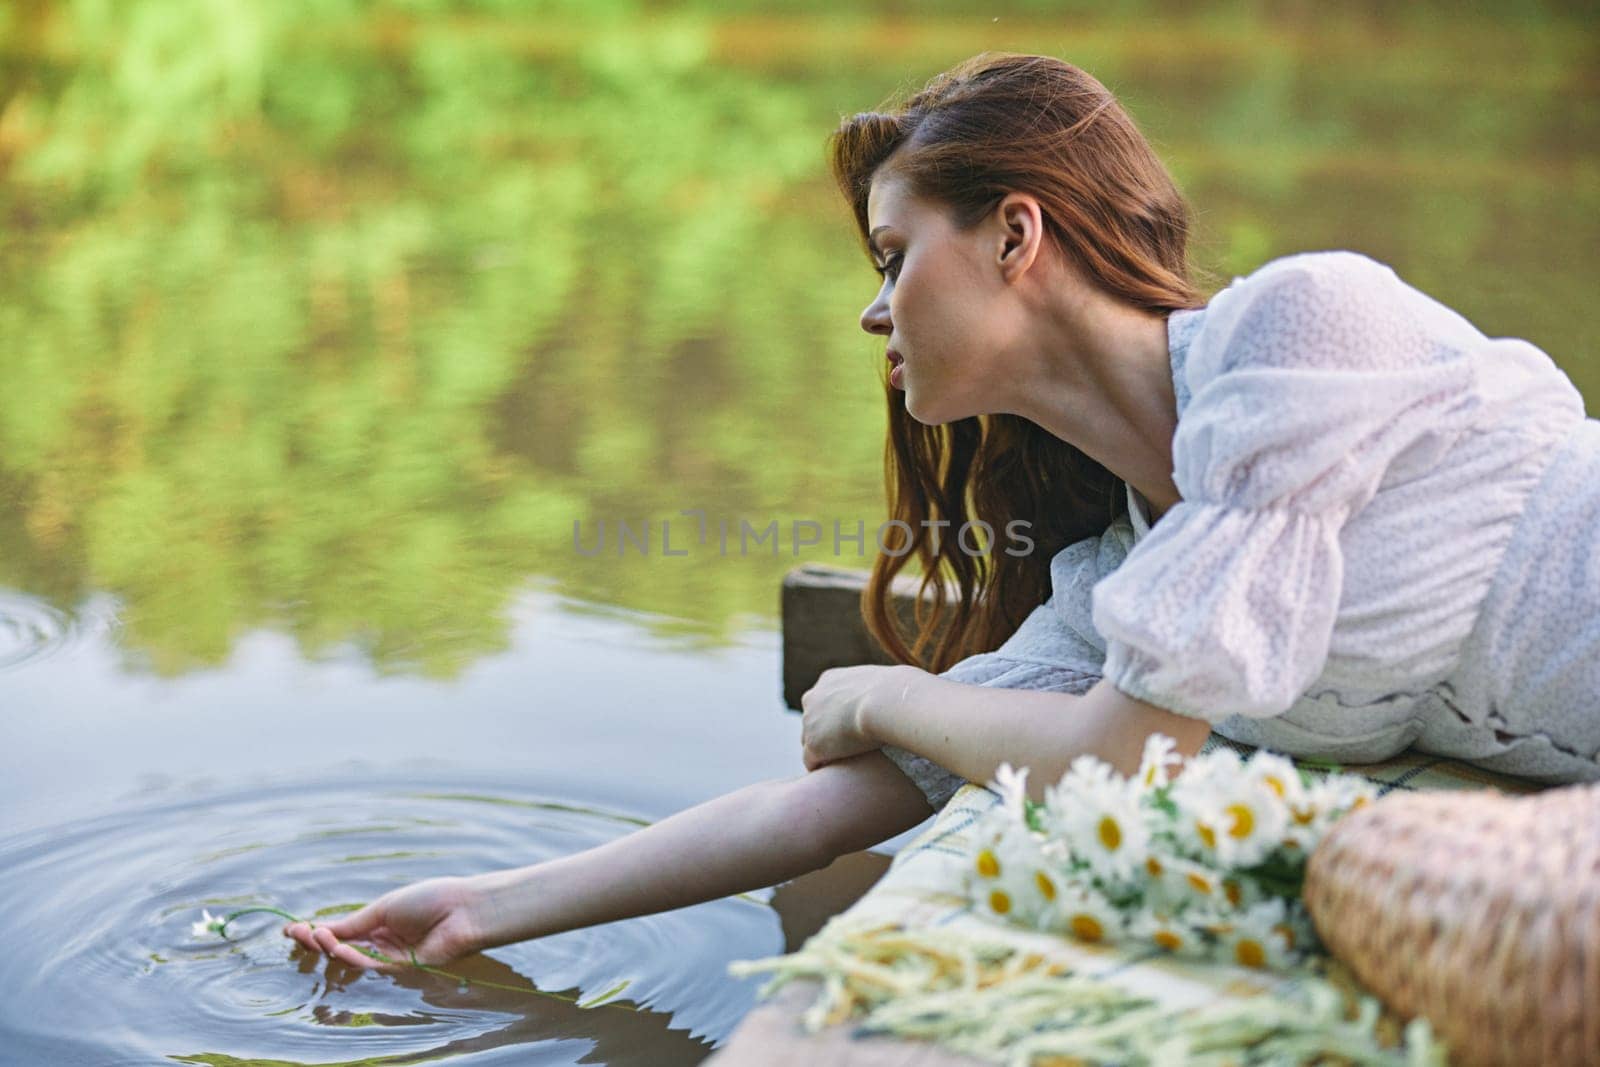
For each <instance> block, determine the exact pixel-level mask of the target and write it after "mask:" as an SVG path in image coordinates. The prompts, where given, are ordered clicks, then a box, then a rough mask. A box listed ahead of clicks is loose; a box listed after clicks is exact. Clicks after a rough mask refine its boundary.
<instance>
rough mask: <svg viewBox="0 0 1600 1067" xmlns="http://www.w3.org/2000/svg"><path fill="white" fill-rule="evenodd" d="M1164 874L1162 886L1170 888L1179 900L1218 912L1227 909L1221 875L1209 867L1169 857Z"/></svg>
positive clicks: (1165, 863) (1165, 862)
mask: <svg viewBox="0 0 1600 1067" xmlns="http://www.w3.org/2000/svg"><path fill="white" fill-rule="evenodd" d="M1164 872H1165V873H1164V875H1163V878H1164V884H1165V885H1167V886H1169V887H1171V888H1172V889H1173V890H1174V895H1176V896H1178V897H1179V899H1187V900H1191V901H1193V902H1195V903H1196V904H1200V905H1202V906H1205V907H1209V908H1214V909H1216V910H1218V911H1222V910H1224V909H1226V908H1227V907H1228V898H1227V896H1226V895H1225V890H1224V889H1223V885H1222V875H1221V874H1219V873H1217V872H1216V871H1214V870H1212V869H1211V868H1210V867H1207V866H1205V865H1204V864H1201V863H1195V862H1193V861H1192V860H1186V859H1183V858H1182V857H1179V856H1169V857H1167V858H1166V859H1165V861H1164Z"/></svg>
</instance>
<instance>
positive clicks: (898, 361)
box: [889, 349, 906, 389]
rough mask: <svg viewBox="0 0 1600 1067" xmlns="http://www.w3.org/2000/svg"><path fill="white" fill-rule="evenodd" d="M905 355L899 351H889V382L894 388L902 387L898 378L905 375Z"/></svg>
mask: <svg viewBox="0 0 1600 1067" xmlns="http://www.w3.org/2000/svg"><path fill="white" fill-rule="evenodd" d="M905 362H906V361H905V357H904V356H902V355H901V354H900V353H898V352H896V351H894V350H892V349H891V350H890V351H889V384H890V385H892V386H894V387H895V388H896V389H899V388H902V386H901V385H900V380H901V379H902V378H903V377H904V376H905Z"/></svg>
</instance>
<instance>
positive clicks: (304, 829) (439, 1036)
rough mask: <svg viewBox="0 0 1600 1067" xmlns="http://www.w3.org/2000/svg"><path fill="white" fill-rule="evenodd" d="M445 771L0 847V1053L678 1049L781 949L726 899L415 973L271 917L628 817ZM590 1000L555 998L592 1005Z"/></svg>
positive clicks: (121, 818)
mask: <svg viewBox="0 0 1600 1067" xmlns="http://www.w3.org/2000/svg"><path fill="white" fill-rule="evenodd" d="M636 825H637V822H636V821H635V820H631V819H628V818H626V817H624V816H621V815H617V814H614V813H606V812H602V811H596V810H592V809H587V808H583V807H579V806H574V805H570V804H564V803H561V802H559V801H555V800H552V799H551V798H548V797H541V796H538V795H536V794H531V793H527V792H523V791H518V790H516V789H514V788H505V787H502V786H498V785H496V786H493V787H489V786H485V785H483V784H482V783H472V784H471V785H469V786H463V785H462V783H460V782H455V783H449V782H427V783H417V782H409V783H404V784H400V783H379V784H378V785H373V784H369V783H364V784H362V785H360V786H359V787H357V786H340V787H328V788H316V789H307V788H305V787H303V786H298V787H275V788H272V789H266V790H262V789H256V790H252V791H250V792H249V793H243V794H235V795H232V796H228V797H224V798H221V799H217V798H208V799H207V800H205V801H204V802H191V803H185V804H177V805H172V806H166V807H160V808H154V809H147V810H142V811H137V812H131V813H128V814H126V815H117V816H109V817H105V818H100V819H95V820H91V821H85V822H81V823H76V824H70V825H67V826H62V827H53V828H50V829H46V830H39V831H32V832H29V833H26V834H22V835H19V836H17V837H14V838H12V839H10V840H8V841H5V842H0V900H4V901H5V902H6V906H5V908H4V909H3V910H0V944H5V945H6V947H7V950H6V952H5V953H3V954H0V990H4V991H5V993H4V996H5V1000H4V1001H3V1002H0V1031H3V1032H5V1033H6V1035H7V1045H8V1046H9V1048H10V1050H11V1051H10V1053H9V1054H10V1055H14V1056H20V1057H21V1059H20V1060H18V1062H39V1063H51V1064H73V1063H109V1062H116V1063H119V1064H121V1063H142V1062H149V1063H151V1064H157V1063H163V1064H172V1063H203V1064H209V1065H213V1067H218V1065H227V1064H244V1063H246V1062H259V1061H270V1062H273V1063H278V1064H296V1063H305V1064H312V1063H315V1064H324V1065H325V1064H337V1063H354V1062H360V1063H364V1064H402V1063H420V1062H424V1061H426V1062H428V1063H440V1062H448V1063H462V1064H466V1063H471V1064H486V1063H513V1062H514V1063H518V1064H556V1063H562V1064H566V1063H575V1062H578V1061H580V1060H581V1061H582V1062H585V1063H608V1064H649V1065H652V1067H654V1065H670V1064H690V1063H698V1062H699V1061H700V1060H702V1059H704V1058H705V1057H706V1056H708V1055H709V1054H710V1052H711V1051H712V1048H713V1047H714V1043H716V1042H719V1041H721V1040H722V1039H723V1038H725V1037H726V1036H727V1034H728V1033H729V1032H731V1030H732V1029H733V1027H734V1026H735V1025H736V1024H737V1022H738V1020H739V1019H740V1018H741V1017H742V1016H743V1015H744V1014H745V1012H747V1011H748V1010H749V1008H750V1007H751V1006H752V1004H753V1001H754V988H755V986H754V983H747V982H739V981H736V980H734V979H731V978H729V977H728V976H727V973H726V966H727V963H728V962H729V961H731V960H734V959H740V958H749V957H753V956H762V955H769V954H772V953H775V952H781V951H782V950H783V938H782V934H781V932H780V930H779V928H778V922H777V920H776V917H775V915H774V913H773V912H772V911H771V910H770V909H769V908H768V907H766V906H765V905H763V904H761V903H759V902H756V901H752V900H747V899H742V898H741V899H733V900H725V901H717V902H714V903H710V904H704V905H700V906H698V907H695V908H688V909H683V910H680V911H674V912H667V913H664V914H661V915H653V916H646V917H643V918H639V919H632V920H628V921H626V922H621V923H613V924H609V925H606V926H601V927H595V928H592V929H588V930H574V931H571V932H569V933H565V934H560V935H557V936H555V937H549V938H544V939H542V940H538V941H530V942H523V943H520V944H515V945H508V946H504V947H501V948H497V949H493V950H491V951H490V952H488V953H484V954H481V955H478V956H474V957H469V958H467V959H464V960H459V961H457V962H456V963H454V964H452V965H451V966H450V967H448V968H446V969H447V970H449V971H451V972H452V973H453V974H455V975H459V976H462V977H465V978H466V979H468V983H467V984H465V985H463V984H461V983H458V982H457V981H455V980H453V979H451V978H446V977H442V976H439V975H435V974H432V973H427V972H420V971H408V972H402V973H400V974H398V975H388V974H380V973H378V972H373V971H363V970H356V969H353V968H350V967H347V966H345V965H344V964H340V963H338V962H336V961H331V960H328V959H326V958H325V957H322V956H320V955H315V954H311V953H308V952H306V951H305V950H303V949H301V948H299V946H297V945H295V944H294V943H293V942H292V941H290V940H288V939H287V938H284V937H283V936H282V935H281V934H280V932H279V931H280V929H281V927H282V925H283V920H282V919H280V918H277V917H276V916H272V915H266V914H262V915H251V916H245V917H243V918H241V919H239V920H237V921H236V923H235V924H234V925H233V926H232V927H230V929H229V934H230V936H231V937H232V938H233V940H231V941H221V940H219V939H215V938H195V937H193V936H192V935H191V933H190V924H191V923H193V922H194V921H195V920H197V919H198V918H199V917H200V912H201V909H202V908H209V909H210V910H211V912H212V913H213V914H219V913H224V912H226V911H228V910H232V909H237V908H242V907H247V906H250V905H253V904H264V905H270V906H274V907H279V908H283V909H285V910H287V911H290V912H293V913H294V914H297V915H310V914H312V913H313V912H316V911H318V910H319V909H323V908H330V907H334V906H337V905H346V904H348V905H353V904H359V903H361V902H364V901H366V900H370V899H372V898H373V897H376V896H378V895H380V894H381V893H383V892H385V891H387V890H388V889H390V888H393V887H395V886H397V885H402V884H405V883H408V882H412V881H415V880H417V879H421V878H427V877H433V876H436V875H442V874H468V873H474V872H478V871H487V870H495V869H501V868H506V867H516V866H523V865H526V864H529V863H534V862H538V861H540V860H542V859H546V858H550V857H553V856H558V855H565V854H568V853H571V852H575V851H579V850H581V849H585V848H589V847H592V846H594V845H596V844H599V843H601V842H603V841H606V840H609V839H611V838H614V837H617V836H620V835H621V834H624V833H627V832H629V831H631V830H633V829H635V828H636ZM619 986H621V987H622V991H621V992H620V993H619V994H616V995H615V999H612V1000H610V1001H609V1002H607V1003H602V1004H599V1005H598V1006H593V1007H587V1008H579V1007H577V1006H576V1003H575V1002H578V1001H588V1000H590V999H603V998H600V996H599V995H600V994H603V993H606V992H608V991H613V990H616V989H617V988H618V987H619Z"/></svg>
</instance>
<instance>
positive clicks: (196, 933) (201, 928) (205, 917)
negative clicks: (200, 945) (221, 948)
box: [189, 908, 222, 937]
mask: <svg viewBox="0 0 1600 1067" xmlns="http://www.w3.org/2000/svg"><path fill="white" fill-rule="evenodd" d="M220 933H222V917H221V916H218V915H212V914H211V911H210V909H208V908H201V909H200V921H199V922H195V923H190V924H189V935H190V936H191V937H209V936H211V935H212V934H220Z"/></svg>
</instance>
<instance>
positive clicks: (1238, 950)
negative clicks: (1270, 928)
mask: <svg viewBox="0 0 1600 1067" xmlns="http://www.w3.org/2000/svg"><path fill="white" fill-rule="evenodd" d="M1233 955H1234V958H1235V959H1237V960H1238V961H1239V962H1240V963H1242V964H1244V965H1245V966H1246V967H1262V966H1265V965H1266V962H1267V952H1266V950H1265V949H1263V948H1262V947H1261V942H1259V941H1252V940H1250V939H1249V938H1245V939H1243V940H1241V941H1240V942H1239V943H1238V944H1237V945H1236V946H1234V950H1233Z"/></svg>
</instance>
